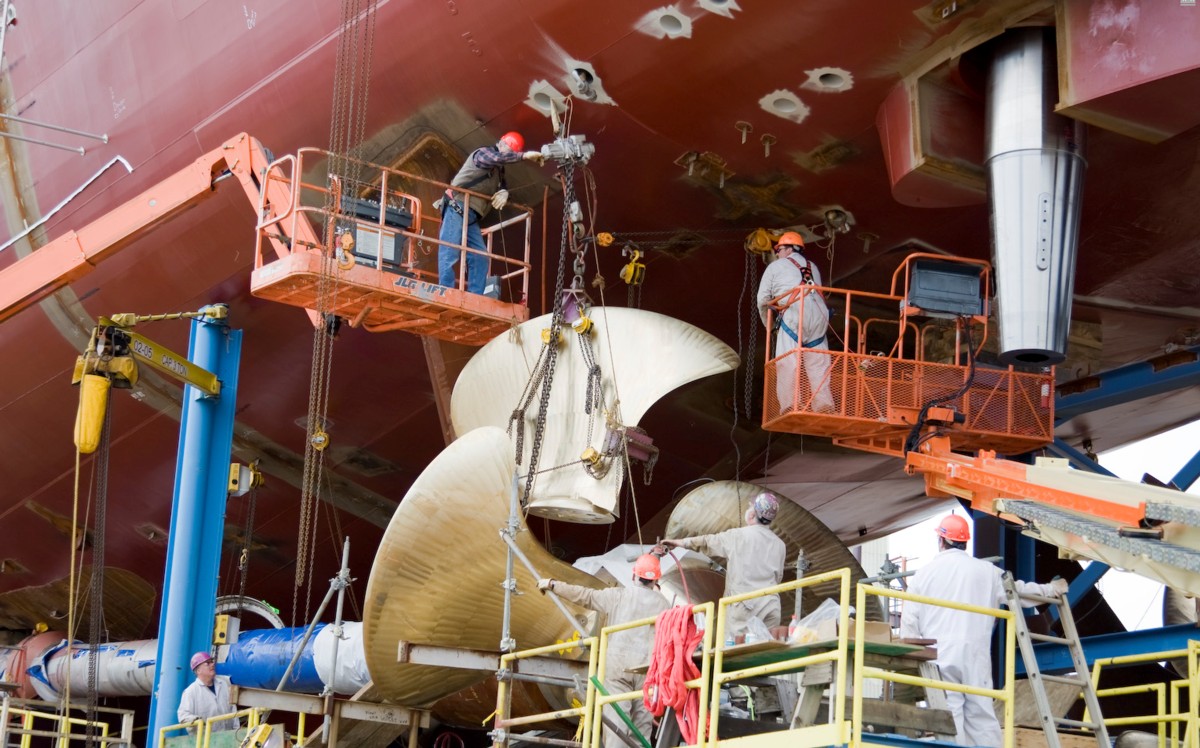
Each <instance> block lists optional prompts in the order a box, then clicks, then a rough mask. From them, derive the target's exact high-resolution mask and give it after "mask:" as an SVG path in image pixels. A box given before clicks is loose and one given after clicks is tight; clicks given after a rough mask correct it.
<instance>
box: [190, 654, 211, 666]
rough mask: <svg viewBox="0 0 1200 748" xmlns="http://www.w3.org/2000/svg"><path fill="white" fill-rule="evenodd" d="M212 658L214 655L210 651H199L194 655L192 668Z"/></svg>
mask: <svg viewBox="0 0 1200 748" xmlns="http://www.w3.org/2000/svg"><path fill="white" fill-rule="evenodd" d="M212 658H213V657H212V655H210V654H209V653H208V652H197V653H196V654H194V655H192V670H195V669H196V668H198V667H200V666H201V665H203V664H204V663H206V662H211V661H212Z"/></svg>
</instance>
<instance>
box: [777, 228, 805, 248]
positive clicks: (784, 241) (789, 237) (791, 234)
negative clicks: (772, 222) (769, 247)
mask: <svg viewBox="0 0 1200 748" xmlns="http://www.w3.org/2000/svg"><path fill="white" fill-rule="evenodd" d="M788 245H792V246H796V247H803V246H804V237H802V236H800V235H799V234H797V233H796V232H795V231H785V232H783V235H782V236H780V237H779V238H778V239H776V240H775V247H776V248H779V247H786V246H788Z"/></svg>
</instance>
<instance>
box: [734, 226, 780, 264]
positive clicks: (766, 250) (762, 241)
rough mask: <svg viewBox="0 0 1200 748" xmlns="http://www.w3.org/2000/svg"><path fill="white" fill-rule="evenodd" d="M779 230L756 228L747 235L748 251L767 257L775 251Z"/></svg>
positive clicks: (746, 245)
mask: <svg viewBox="0 0 1200 748" xmlns="http://www.w3.org/2000/svg"><path fill="white" fill-rule="evenodd" d="M778 236H779V232H778V231H769V230H768V229H762V228H759V229H755V230H754V231H751V232H750V234H749V235H748V236H747V237H746V242H745V244H744V245H743V246H745V248H746V251H747V252H749V253H750V254H752V255H758V256H759V257H763V258H766V257H767V255H769V254H771V253H772V252H774V251H775V240H776V238H778Z"/></svg>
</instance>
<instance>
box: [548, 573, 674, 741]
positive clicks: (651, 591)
mask: <svg viewBox="0 0 1200 748" xmlns="http://www.w3.org/2000/svg"><path fill="white" fill-rule="evenodd" d="M660 579H662V567H661V566H660V564H659V560H658V557H657V556H652V555H650V554H649V553H644V554H642V555H641V556H638V558H637V560H636V561H634V562H633V584H632V585H630V586H628V587H609V588H607V589H603V590H594V589H591V588H590V587H581V586H579V585H575V584H567V583H566V582H560V581H558V580H555V579H539V580H538V589H539V590H541V591H542V592H543V593H545V592H547V591H550V592H553V593H554V594H556V595H558V596H559V597H561V598H562V599H564V600H568V601H570V602H573V603H576V604H577V605H582V606H583V607H585V608H589V609H591V610H595V611H597V612H599V613H600V614H601V615H602V616H603V617H604V622H603V625H604V626H614V625H616V624H619V623H628V622H630V621H638V620H641V619H643V618H656V617H658V614H659V613H662V612H663V611H664V610H666V609H667V608H669V607H671V606H670V604H669V603H668V602H667V598H666V597H664V596H663V594H662V593H661V592H660V591H659V588H658V580H660ZM653 646H654V627H653V626H639V627H638V628H633V629H628V630H626V631H618V632H617V633H615V634H613V635H612V636H610V637H609V639H608V657H607V660H606V663H605V670H604V688H605V689H606V690H607V691H608V692H609V693H625V692H628V691H637V690H638V689H640V688H641V687H642V684H643V683H644V682H645V680H646V676H644V675H639V674H637V673H631V672H629V671H628V670H627V669H626V668H631V667H639V666H641V665H645V664H646V663H647V662H649V661H650V652H651V649H652V648H653ZM621 708H623V709H624V710H625V711H626V713H627V714H628V715H629V718H630V719H631V720H633V724H634V725H635V726H636V727H637V729H638V731H639V732H641V733H642V735H644V736H645V737H646V739H647V740H649V739H650V731H651V729H652V727H653V725H654V717H653V716H652V715H651V714H650V712H649V710H647V709H646V705H645V703H644V702H643V700H642V699H640V698H638V699H634V700H633V701H627V702H622V703H621ZM618 721H619V720H618ZM625 746H626V744H625V742H624V741H623V740H622V739H621V738H620V737H619V736H618V735H617V734H616V733H614V732H613V731H611V730H610V729H609V728H608V727H605V728H604V747H605V748H625Z"/></svg>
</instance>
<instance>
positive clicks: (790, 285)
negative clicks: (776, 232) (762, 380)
mask: <svg viewBox="0 0 1200 748" xmlns="http://www.w3.org/2000/svg"><path fill="white" fill-rule="evenodd" d="M775 257H776V259H775V260H774V261H773V262H772V263H771V264H770V265H768V266H767V270H766V272H764V273H763V277H762V280H761V281H759V284H758V297H757V301H758V313H759V316H760V317H761V318H762V322H763V324H764V325H766V324H767V320H768V318H769V314H768V312H769V310H770V308H771V300H772V299H777V298H779V297H780V296H783V295H784V294H786V293H788V292H789V291H791V290H792V289H794V288H798V287H801V286H820V285H821V271H820V270H818V269H817V265H816V263H815V262H812V261H811V260H809V259H808V258H807V257H805V256H804V237H802V236H800V234H798V233H797V232H795V231H786V232H784V233H783V234H782V235H780V237H779V239H777V240H776V242H775ZM801 312H803V314H801ZM775 325H776V330H777V332H776V333H775V341H774V342H775V350H774V353H773V355H772V358H773V359H774V365H775V394H776V396H777V397H778V398H779V411H778V412H779V414H781V415H782V414H784V413H787V412H789V411H792V410H796V409H800V410H805V411H812V412H818V413H832V412H833V411H834V402H833V394H832V392H831V390H830V386H829V369H830V356H829V354H827V353H822V351H828V350H829V341H828V340H827V339H826V336H825V330H826V328H828V327H829V308H828V307H827V306H826V305H825V299H824V297H822V296H821V293H820V292H819V291H817V290H816V289H815V288H811V289H809V290H807V291H805V292H804V293H803V294H802V295H801V296H800V297H799V298H797V299H796V300H795V301H793V302H792V303H791V304H789V305H788V306H787V308H786V309H784V310H783V311H782V312H779V311H776V313H775ZM798 347H802V348H803V349H804V350H803V351H802V352H801V354H800V356H799V358H800V363H802V364H803V366H804V381H803V383H801V380H800V379H798V378H797V377H796V365H797V360H796V359H797V354H796V353H795V350H796V348H798ZM798 383H801V384H802V387H801V388H800V389H799V391H798V390H797V384H798Z"/></svg>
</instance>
